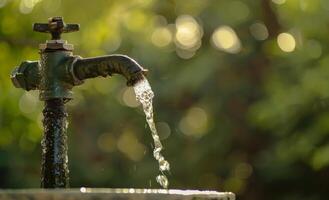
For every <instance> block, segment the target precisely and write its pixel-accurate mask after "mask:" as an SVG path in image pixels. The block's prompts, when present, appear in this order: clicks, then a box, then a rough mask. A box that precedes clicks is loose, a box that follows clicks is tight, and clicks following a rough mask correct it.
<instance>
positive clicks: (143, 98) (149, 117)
mask: <svg viewBox="0 0 329 200" xmlns="http://www.w3.org/2000/svg"><path fill="white" fill-rule="evenodd" d="M134 90H135V94H136V99H137V101H139V102H140V103H141V104H142V106H143V109H144V113H145V116H146V121H147V123H148V125H149V127H150V130H151V133H152V137H153V141H154V150H153V156H154V158H155V159H156V160H157V161H158V163H159V170H160V172H161V174H160V175H158V176H157V177H156V181H157V182H158V183H159V184H160V185H161V186H162V187H163V188H167V187H168V184H169V183H168V179H167V177H166V175H165V174H164V172H165V171H168V172H169V170H170V165H169V162H168V161H167V160H165V158H164V157H163V155H162V154H161V150H162V144H161V142H160V138H159V135H158V132H157V129H156V127H155V123H154V119H153V104H152V99H153V97H154V93H153V91H152V89H151V86H150V84H149V82H148V81H147V79H146V78H144V79H142V80H140V81H139V82H137V83H136V84H135V85H134Z"/></svg>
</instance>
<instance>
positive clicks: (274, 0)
mask: <svg viewBox="0 0 329 200" xmlns="http://www.w3.org/2000/svg"><path fill="white" fill-rule="evenodd" d="M272 2H273V3H275V4H278V5H282V4H284V3H286V0H272Z"/></svg>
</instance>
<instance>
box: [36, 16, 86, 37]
mask: <svg viewBox="0 0 329 200" xmlns="http://www.w3.org/2000/svg"><path fill="white" fill-rule="evenodd" d="M79 28H80V26H79V24H65V23H64V20H63V17H51V18H49V19H48V24H45V23H34V24H33V30H34V31H37V32H41V33H50V34H51V36H52V38H51V39H52V40H60V39H61V34H62V33H70V32H75V31H79Z"/></svg>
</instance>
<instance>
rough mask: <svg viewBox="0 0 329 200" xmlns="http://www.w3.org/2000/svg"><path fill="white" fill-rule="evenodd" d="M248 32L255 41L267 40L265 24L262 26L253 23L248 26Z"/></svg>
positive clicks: (258, 23)
mask: <svg viewBox="0 0 329 200" xmlns="http://www.w3.org/2000/svg"><path fill="white" fill-rule="evenodd" d="M249 30H250V33H251V35H252V36H253V37H254V38H255V39H256V40H266V39H267V38H268V30H267V28H266V26H265V24H263V23H261V22H256V23H253V24H252V25H251V26H250V28H249Z"/></svg>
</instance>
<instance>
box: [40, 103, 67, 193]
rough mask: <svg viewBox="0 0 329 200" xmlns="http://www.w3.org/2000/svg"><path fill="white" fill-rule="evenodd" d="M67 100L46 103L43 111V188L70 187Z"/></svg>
mask: <svg viewBox="0 0 329 200" xmlns="http://www.w3.org/2000/svg"><path fill="white" fill-rule="evenodd" d="M64 103H65V100H64V99H60V98H55V99H50V100H46V101H45V108H44V110H43V116H44V119H43V126H44V135H43V139H42V142H41V147H42V166H41V173H42V174H41V187H42V188H66V187H69V176H68V175H69V170H68V157H67V135H66V129H67V112H66V110H65V106H64Z"/></svg>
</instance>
